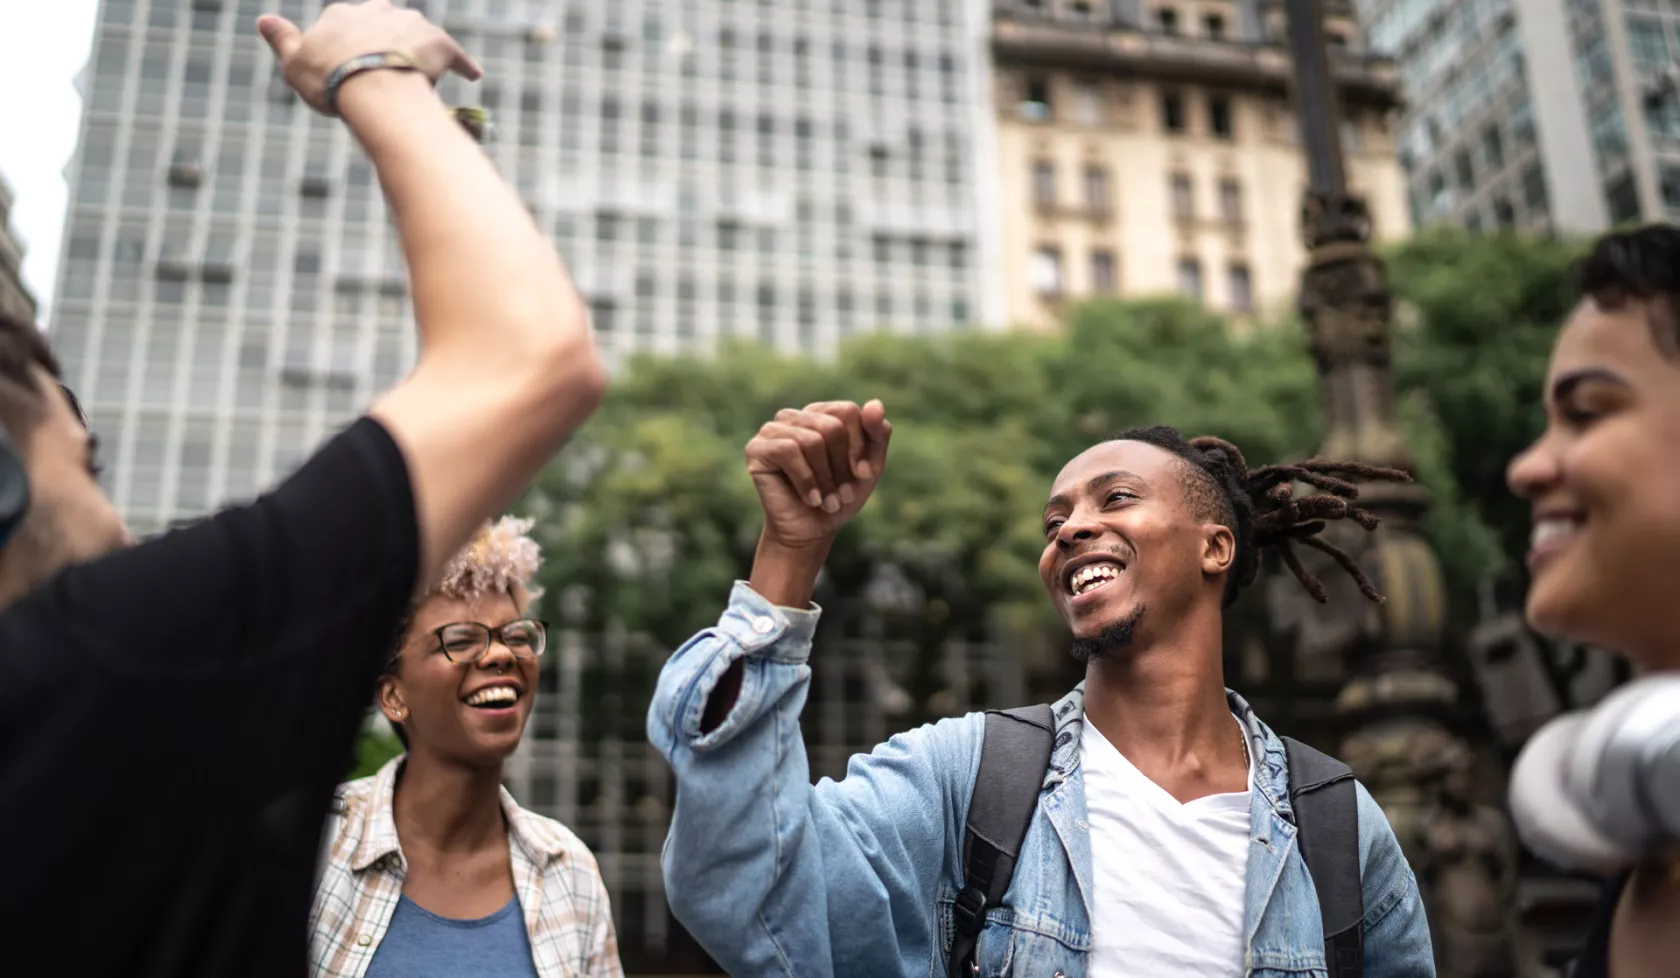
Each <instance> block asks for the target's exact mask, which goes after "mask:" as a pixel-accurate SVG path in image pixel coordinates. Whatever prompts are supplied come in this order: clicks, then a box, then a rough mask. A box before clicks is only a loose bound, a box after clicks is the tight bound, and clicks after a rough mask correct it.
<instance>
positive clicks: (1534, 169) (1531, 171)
mask: <svg viewBox="0 0 1680 978" xmlns="http://www.w3.org/2000/svg"><path fill="white" fill-rule="evenodd" d="M1522 184H1523V206H1524V207H1527V208H1528V210H1529V213H1531V214H1543V213H1545V212H1546V211H1548V210H1550V209H1551V208H1550V205H1549V203H1548V201H1547V199H1546V174H1545V171H1543V170H1541V169H1540V164H1538V163H1535V164H1532V165H1530V166H1529V168H1528V169H1527V170H1524V171H1523V178H1522Z"/></svg>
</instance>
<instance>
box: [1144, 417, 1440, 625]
mask: <svg viewBox="0 0 1680 978" xmlns="http://www.w3.org/2000/svg"><path fill="white" fill-rule="evenodd" d="M1114 440H1115V441H1141V442H1144V443H1146V444H1149V445H1154V446H1155V447H1157V448H1162V449H1165V450H1167V451H1169V452H1172V453H1173V454H1174V455H1177V456H1178V457H1179V458H1180V459H1182V460H1183V461H1184V462H1185V465H1186V468H1187V469H1188V470H1189V478H1188V479H1187V480H1186V485H1185V490H1186V493H1187V494H1188V496H1189V498H1190V502H1191V505H1192V506H1194V507H1195V509H1196V511H1197V515H1198V516H1199V517H1200V518H1202V519H1206V520H1209V521H1211V522H1216V523H1221V524H1223V525H1225V526H1227V527H1229V528H1230V530H1231V534H1232V535H1233V536H1235V537H1236V541H1237V554H1236V560H1235V561H1234V562H1233V563H1232V565H1231V571H1230V574H1229V576H1228V577H1227V578H1226V579H1225V605H1226V606H1227V607H1229V606H1230V605H1231V603H1232V602H1234V601H1235V600H1236V599H1237V594H1238V593H1239V592H1240V591H1241V590H1242V589H1243V588H1245V587H1247V586H1248V585H1250V584H1252V583H1254V581H1255V579H1256V578H1258V577H1259V575H1260V562H1261V553H1262V550H1263V549H1265V548H1271V549H1273V550H1276V551H1277V553H1278V555H1279V556H1280V557H1282V558H1283V562H1284V564H1285V565H1286V566H1287V567H1288V568H1289V570H1290V572H1291V573H1293V574H1294V575H1295V578H1296V580H1299V581H1300V582H1301V586H1302V587H1305V588H1306V589H1307V593H1308V594H1311V595H1312V596H1313V598H1314V599H1316V600H1317V601H1319V602H1320V603H1322V602H1325V601H1328V600H1329V599H1330V598H1329V594H1328V593H1327V592H1326V591H1325V590H1324V584H1323V582H1322V581H1320V580H1319V579H1318V578H1317V577H1315V576H1313V573H1312V572H1311V571H1309V570H1307V569H1306V567H1304V566H1302V564H1301V560H1300V557H1299V556H1297V555H1296V553H1295V549H1294V545H1295V544H1300V545H1301V546H1303V547H1311V548H1312V549H1314V550H1318V551H1322V552H1323V553H1326V554H1328V555H1330V558H1331V559H1332V560H1334V561H1335V562H1336V563H1337V565H1338V566H1340V567H1341V568H1342V570H1344V571H1347V573H1348V576H1350V577H1352V578H1353V580H1354V582H1355V583H1356V584H1358V585H1359V592H1360V593H1361V594H1363V595H1365V597H1366V598H1368V599H1370V600H1371V601H1376V602H1381V601H1382V600H1383V596H1382V594H1380V593H1379V592H1378V591H1377V589H1376V586H1375V585H1373V584H1372V583H1371V579H1370V578H1369V577H1366V576H1365V572H1364V571H1363V570H1360V568H1359V565H1358V564H1357V563H1355V562H1354V559H1353V558H1352V557H1350V556H1348V554H1347V551H1345V550H1343V549H1342V548H1340V547H1338V546H1336V545H1335V544H1333V543H1331V542H1330V541H1328V540H1325V539H1323V538H1321V537H1320V536H1319V534H1320V533H1321V532H1322V531H1323V530H1324V527H1325V524H1326V523H1327V522H1328V521H1329V520H1352V521H1354V522H1355V523H1358V524H1359V525H1360V526H1362V527H1364V528H1365V529H1366V530H1375V529H1376V528H1377V523H1378V522H1379V520H1378V518H1377V516H1376V514H1375V513H1372V512H1370V511H1369V510H1365V509H1361V508H1360V507H1358V506H1355V505H1354V504H1353V501H1354V500H1356V499H1358V498H1359V487H1358V486H1357V485H1355V484H1354V480H1362V481H1374V480H1380V481H1384V482H1410V481H1411V480H1412V477H1411V476H1409V475H1407V474H1406V473H1405V472H1402V471H1400V470H1399V469H1388V468H1383V467H1381V466H1376V465H1366V464H1365V463H1363V462H1332V461H1326V460H1324V459H1307V460H1306V461H1303V462H1294V463H1290V464H1287V465H1266V466H1262V467H1260V468H1258V469H1250V468H1249V467H1248V461H1247V460H1246V459H1244V458H1243V454H1242V452H1241V451H1239V450H1238V448H1237V446H1235V445H1233V444H1231V443H1230V442H1228V441H1226V440H1224V439H1223V438H1214V437H1211V436H1203V437H1200V438H1191V439H1186V438H1185V437H1184V436H1183V435H1181V434H1179V432H1178V430H1177V429H1176V428H1169V427H1167V426H1165V425H1153V426H1151V427H1147V428H1131V429H1129V430H1126V431H1122V432H1120V433H1119V434H1118V435H1115V436H1114ZM1295 483H1305V484H1306V485H1309V486H1312V487H1313V488H1315V489H1320V490H1322V491H1321V492H1316V493H1312V494H1310V495H1304V496H1297V495H1296V493H1295Z"/></svg>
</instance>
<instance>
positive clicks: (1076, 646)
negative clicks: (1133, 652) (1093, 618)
mask: <svg viewBox="0 0 1680 978" xmlns="http://www.w3.org/2000/svg"><path fill="white" fill-rule="evenodd" d="M1142 620H1143V605H1138V606H1137V607H1136V608H1133V609H1132V610H1131V612H1130V613H1129V614H1127V615H1126V617H1124V618H1122V619H1120V620H1119V621H1117V622H1114V623H1113V624H1111V625H1109V626H1108V627H1107V628H1104V629H1103V630H1102V631H1100V632H1098V633H1097V634H1095V635H1091V636H1088V637H1085V638H1080V637H1078V636H1075V637H1074V639H1073V644H1072V645H1069V646H1068V654H1069V655H1071V656H1073V657H1074V658H1075V659H1078V660H1079V661H1080V662H1081V663H1089V662H1090V661H1091V660H1092V659H1108V658H1115V657H1118V656H1121V655H1124V654H1125V653H1126V652H1127V651H1128V650H1130V649H1131V647H1132V638H1133V635H1134V633H1135V632H1136V631H1137V627H1138V622H1140V621H1142Z"/></svg>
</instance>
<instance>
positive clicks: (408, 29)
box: [257, 0, 484, 114]
mask: <svg viewBox="0 0 1680 978" xmlns="http://www.w3.org/2000/svg"><path fill="white" fill-rule="evenodd" d="M257 31H258V32H259V33H261V34H262V36H263V40H265V41H267V42H268V46H269V47H271V48H273V49H274V55H275V57H277V58H279V59H280V69H281V71H282V72H284V73H285V76H286V84H288V85H290V86H292V88H293V89H294V90H295V91H296V92H297V93H298V96H299V97H301V98H302V99H303V100H304V101H305V102H308V103H309V105H310V107H311V108H313V109H315V111H317V112H322V113H328V114H330V113H329V112H328V107H327V79H328V78H329V77H331V76H332V73H333V72H335V71H337V70H338V69H339V68H340V67H341V66H343V65H344V64H345V63H346V62H348V61H350V60H352V59H354V58H358V57H361V56H362V55H364V54H383V53H385V52H387V51H395V52H397V53H399V54H403V55H407V56H408V57H409V58H410V59H411V60H412V61H413V62H414V64H415V65H416V66H417V67H418V68H419V70H420V72H421V73H423V74H424V75H425V76H426V79H427V80H428V81H430V82H432V83H433V84H434V85H435V84H436V83H437V80H438V79H439V78H441V77H442V76H443V73H444V72H446V71H453V72H455V73H456V74H459V75H461V76H462V77H464V78H467V79H468V80H473V79H477V78H478V77H479V76H480V75H482V74H483V73H484V72H483V71H482V70H480V69H479V67H478V64H477V63H476V62H474V61H473V59H472V58H470V57H468V56H467V52H465V51H463V50H461V46H460V45H459V44H456V43H455V40H454V38H452V37H450V36H449V35H448V34H447V33H445V32H444V30H443V28H441V27H438V26H437V25H435V24H432V23H429V22H427V20H426V18H425V16H424V15H423V14H421V13H420V12H419V11H417V10H406V9H404V8H402V7H397V6H393V5H392V4H391V0H365V2H363V3H357V4H349V3H335V4H331V5H330V6H328V7H327V8H326V9H325V10H323V11H321V16H320V18H319V19H318V20H316V21H315V23H314V24H313V25H312V26H311V27H310V28H309V29H308V30H306V31H300V30H298V29H297V25H295V24H293V23H292V22H291V21H289V20H287V19H286V18H284V17H280V16H276V15H274V14H265V15H264V16H262V17H259V18H257Z"/></svg>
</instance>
